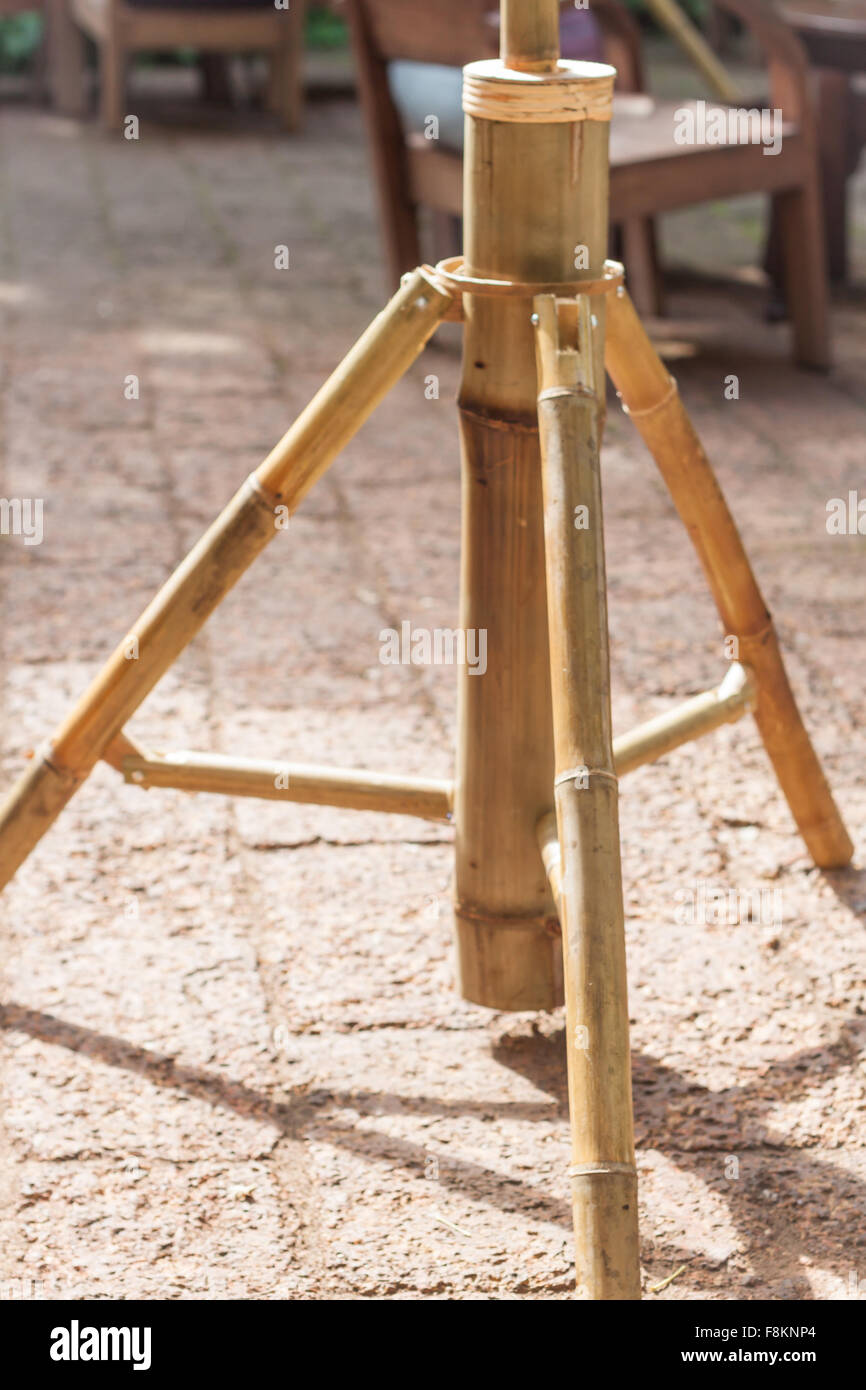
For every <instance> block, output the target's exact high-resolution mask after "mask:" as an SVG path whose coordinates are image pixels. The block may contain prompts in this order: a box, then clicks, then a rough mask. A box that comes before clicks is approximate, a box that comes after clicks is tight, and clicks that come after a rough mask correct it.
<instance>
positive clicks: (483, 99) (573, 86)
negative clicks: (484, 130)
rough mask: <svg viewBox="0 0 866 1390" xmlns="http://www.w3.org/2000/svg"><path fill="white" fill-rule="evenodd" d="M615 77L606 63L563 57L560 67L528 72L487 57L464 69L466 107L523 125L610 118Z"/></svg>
mask: <svg viewBox="0 0 866 1390" xmlns="http://www.w3.org/2000/svg"><path fill="white" fill-rule="evenodd" d="M615 77H616V71H615V69H614V68H611V67H608V66H607V64H606V63H583V62H562V63H560V64H559V65H558V67H557V68H556V71H555V72H527V71H516V70H515V69H514V68H512V67H506V66H505V65H504V64H503V63H500V62H497V61H496V60H495V59H486V60H484V61H482V62H478V63H470V64H469V65H468V66H467V67H465V68H464V69H463V110H464V111H465V113H466V115H467V116H476V117H479V118H481V119H482V120H487V121H513V122H516V123H518V124H519V125H533V124H537V125H556V124H561V123H562V122H569V123H573V122H575V121H610V119H611V117H612V115H613V84H614V79H615Z"/></svg>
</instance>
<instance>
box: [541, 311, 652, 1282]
mask: <svg viewBox="0 0 866 1390" xmlns="http://www.w3.org/2000/svg"><path fill="white" fill-rule="evenodd" d="M578 304H579V306H580V318H579V323H577V324H574V323H573V322H570V321H567V320H564V321H563V322H561V321H560V317H559V314H558V312H557V304H556V300H555V298H554V297H553V296H552V295H545V296H539V297H538V298H537V299H536V300H535V310H536V317H537V320H538V328H537V353H538V384H539V397H538V417H539V423H540V427H541V454H542V479H543V486H544V538H545V552H546V564H547V602H548V610H549V614H550V671H551V686H552V699H553V729H554V740H555V748H556V780H555V798H554V799H555V805H556V823H557V830H558V840H559V845H560V852H561V860H560V865H559V866H558V869H557V870H556V872H555V873H554V872H551V882H552V887H553V889H554V891H555V892H556V893H557V895H558V898H559V908H560V913H561V917H560V920H561V925H562V950H563V966H564V976H565V1004H566V1050H567V1057H568V1091H569V1108H570V1113H571V1136H572V1166H571V1169H570V1176H571V1180H572V1197H573V1202H574V1229H575V1244H576V1277H577V1289H578V1295H579V1296H582V1297H584V1298H589V1299H596V1300H598V1299H606V1300H612V1299H639V1298H640V1255H639V1245H638V1220H637V1172H636V1168H635V1154H634V1137H633V1121H632V1099H631V1057H630V1052H629V1033H628V999H627V994H628V988H627V980H626V960H625V926H624V910H623V893H622V869H621V863H620V844H619V818H618V808H617V780H616V774H615V772H614V762H613V740H612V734H611V715H610V661H609V653H608V632H607V593H606V581H605V564H604V534H603V525H602V500H601V478H600V471H599V452H598V399H597V394H596V388H595V375H594V367H593V346H592V337H593V331H592V328H591V322H592V318H593V312H592V309H591V308H590V301H589V299H588V298H587V297H586V296H583V297H582V298H581V299H580V300H579V301H578ZM566 312H567V311H566ZM575 329H576V332H575ZM598 331H599V332H600V331H601V330H600V325H599V328H598ZM548 824H549V822H548ZM542 857H543V859H546V860H547V862H548V865H550V866H551V868H552V857H551V855H550V853H549V852H545V846H544V844H542Z"/></svg>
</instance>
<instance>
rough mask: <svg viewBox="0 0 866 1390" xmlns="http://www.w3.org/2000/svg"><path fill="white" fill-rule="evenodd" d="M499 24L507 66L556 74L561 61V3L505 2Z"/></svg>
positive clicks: (554, 0) (535, 0)
mask: <svg viewBox="0 0 866 1390" xmlns="http://www.w3.org/2000/svg"><path fill="white" fill-rule="evenodd" d="M500 25H501V27H500V53H501V56H502V62H503V64H504V66H505V67H507V68H515V69H516V70H518V71H520V72H553V71H554V69H555V68H556V65H557V63H558V62H559V0H502V3H501V6H500Z"/></svg>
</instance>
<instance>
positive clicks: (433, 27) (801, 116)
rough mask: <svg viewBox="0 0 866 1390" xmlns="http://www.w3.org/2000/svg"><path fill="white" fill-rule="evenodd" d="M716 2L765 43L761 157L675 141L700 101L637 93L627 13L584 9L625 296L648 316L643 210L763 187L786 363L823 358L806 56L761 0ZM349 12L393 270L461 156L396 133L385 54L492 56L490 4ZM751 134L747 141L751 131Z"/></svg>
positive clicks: (746, 150) (650, 268)
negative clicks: (598, 64)
mask: <svg viewBox="0 0 866 1390" xmlns="http://www.w3.org/2000/svg"><path fill="white" fill-rule="evenodd" d="M716 3H717V5H718V7H719V8H720V9H722V10H724V11H726V12H727V13H728V14H730V15H732V16H734V17H736V18H738V19H740V20H741V21H742V22H743V23H744V24H745V25H746V26H747V27H748V28H749V29H750V30H751V31H752V33H753V35H754V36H755V38H756V39H757V41H758V43H759V45H760V46H761V48H762V49H763V51H764V54H765V57H766V59H767V62H768V67H769V82H770V93H771V104H772V107H773V108H774V109H779V110H781V111H782V113H783V125H782V146H781V150H780V151H779V153H778V154H776V155H773V156H769V155H765V154H764V147H763V146H762V145H761V144H760V143H749V142H747V141H746V139H745V138H744V139H743V140H742V141H740V140H739V139H736V140H734V142H732V143H728V144H721V145H711V144H708V143H703V144H677V143H676V142H675V140H674V129H675V125H676V117H677V113H680V112H682V111H684V110H686V109H689V108H690V109H691V110H692V111H693V112H697V107H698V104H697V103H696V102H692V101H683V102H676V101H657V100H655V99H654V98H652V97H650V96H649V95H648V94H646V93H645V92H642V90H641V89H642V87H643V74H642V69H641V62H640V53H639V44H637V51H636V43H637V39H636V30H635V26H634V24H633V21H631V19H630V17H629V16H628V14H627V13H626V12H625V10H624V9H623V7H622V6H621V5H619V4H618V3H616V0H593V5H592V13H593V14H594V15H595V16H596V18H597V19H598V20H599V22H600V23H601V25H602V27H603V30H604V36H605V58H606V60H607V61H610V62H611V63H613V65H614V66H616V67H617V68H618V69H619V71H620V74H621V78H620V82H619V84H618V91H617V96H616V97H615V100H614V119H613V124H612V129H611V190H610V192H611V221H612V223H613V224H615V225H617V226H619V227H621V228H622V229H623V257H624V260H625V262H626V266H627V269H628V272H629V279H630V283H631V284H632V287H633V290H634V291H636V293H635V295H634V297H635V299H636V300H637V301H638V302H639V307H640V308H641V311H642V312H643V313H647V312H653V310H654V307H656V305H654V301H656V304H657V294H656V292H655V286H654V278H655V269H654V264H653V254H652V250H653V244H652V236H651V226H652V221H651V220H652V218H653V217H655V216H656V215H657V214H659V213H662V212H667V211H670V210H672V209H674V208H679V207H687V206H690V205H692V204H695V203H701V202H706V201H714V200H716V199H721V198H729V197H736V196H738V195H740V194H745V193H757V192H762V193H766V194H767V195H768V196H769V197H770V198H771V199H772V204H773V213H774V222H775V225H776V226H777V227H778V231H779V237H780V242H781V247H782V253H783V264H784V275H785V285H786V289H787V302H788V306H789V312H790V316H791V320H792V328H793V338H794V356H795V359H796V361H797V362H799V363H800V364H801V365H804V366H811V367H818V368H825V367H827V366H828V365H829V316H828V292H827V279H826V273H825V262H824V252H823V245H824V237H823V227H822V220H821V205H820V184H819V171H818V161H817V138H816V131H815V123H814V117H813V113H812V106H811V100H810V94H809V82H808V76H809V70H808V63H807V60H806V57H805V53H804V50H803V48H802V46H801V44H800V43H799V41H798V40H797V38H796V37H795V35H794V34H793V33H792V31H791V30H790V28H789V27H788V26H787V25H786V24H784V23H783V22H782V21H781V20H780V19H779V18H778V17H777V16H776V15H775V14H774V13H773V12H772V10H771V9H770V8H769V7H768V5H767V4H765V3H764V2H763V0H716ZM348 9H349V15H350V20H351V24H352V33H353V41H354V47H355V53H356V60H357V67H358V79H359V88H360V95H361V102H362V106H363V110H364V116H365V121H366V125H367V130H368V133H369V136H370V145H371V150H372V156H373V167H374V172H375V179H376V186H377V191H378V199H379V208H380V216H381V221H382V227H383V231H384V238H385V244H386V252H387V257H388V265H389V269H390V273H391V276H392V278H397V277H399V275H400V274H401V273H403V272H404V271H406V270H407V269H410V268H411V267H412V266H413V265H415V264H417V263H418V262H419V261H420V260H421V259H422V257H421V251H420V244H419V223H418V211H419V209H420V208H422V207H432V208H434V209H439V210H444V211H445V212H447V213H449V214H451V215H455V214H457V215H459V214H460V210H461V206H462V194H463V190H462V155H461V153H460V152H459V151H455V150H445V149H441V148H439V147H438V145H437V142H436V141H431V140H427V139H424V138H423V136H421V137H419V136H418V135H417V134H413V133H412V132H409V133H408V134H407V133H406V132H404V130H403V127H402V124H401V120H400V116H399V113H398V110H397V108H396V106H395V103H394V101H393V99H392V97H391V94H390V90H389V85H388V77H387V69H388V64H389V63H391V62H393V61H395V60H398V59H399V60H408V61H415V62H423V63H438V64H444V65H447V66H462V65H463V64H465V63H466V62H470V61H472V60H474V59H476V58H485V57H495V56H496V53H497V48H498V33H497V27H496V16H495V15H491V13H490V0H438V3H437V4H436V5H429V6H422V7H420V8H418V9H416V8H415V7H414V6H413V7H411V9H409V8H408V7H407V6H405V5H404V4H403V3H402V0H348ZM710 105H712V106H717V105H718V103H710ZM740 133H741V134H744V132H740ZM750 138H751V140H754V138H755V132H754V128H752V129H751V136H750ZM458 249H459V248H458V247H453V248H452V250H454V251H457V250H458Z"/></svg>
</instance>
